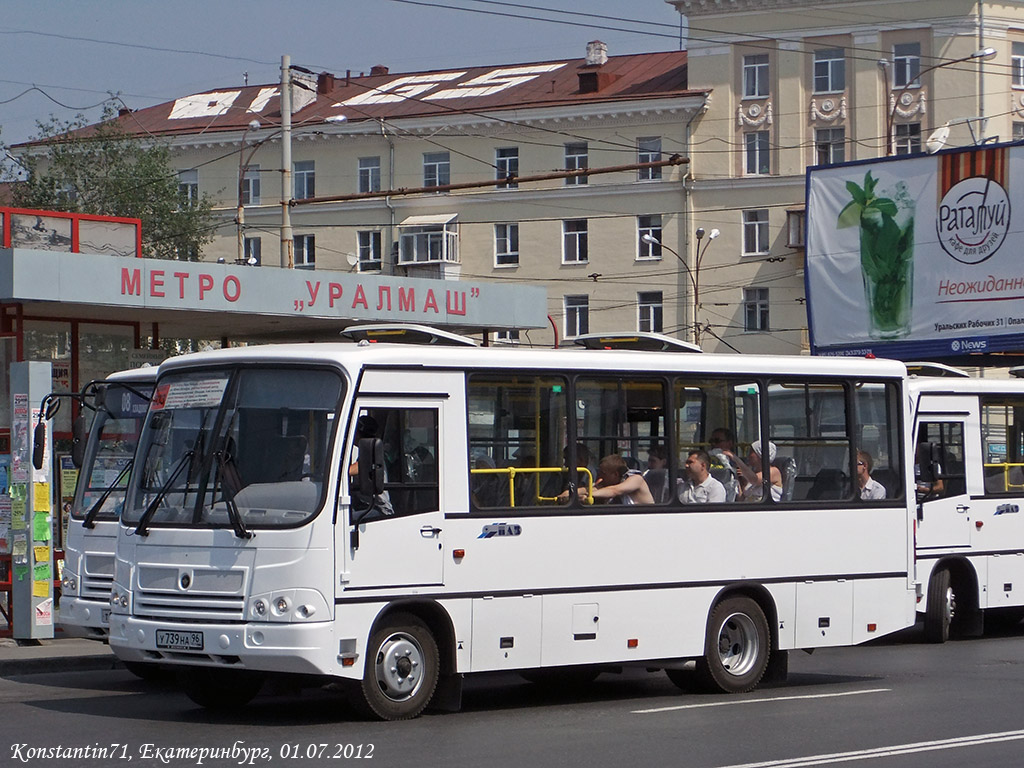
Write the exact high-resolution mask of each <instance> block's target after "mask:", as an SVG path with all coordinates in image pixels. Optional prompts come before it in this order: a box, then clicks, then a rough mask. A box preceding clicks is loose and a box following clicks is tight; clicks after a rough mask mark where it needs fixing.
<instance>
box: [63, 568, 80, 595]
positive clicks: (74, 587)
mask: <svg viewBox="0 0 1024 768" xmlns="http://www.w3.org/2000/svg"><path fill="white" fill-rule="evenodd" d="M60 588H61V591H62V592H63V593H64V594H65V595H77V594H78V576H76V575H75V574H73V573H70V572H68V571H65V572H64V578H63V579H61V580H60Z"/></svg>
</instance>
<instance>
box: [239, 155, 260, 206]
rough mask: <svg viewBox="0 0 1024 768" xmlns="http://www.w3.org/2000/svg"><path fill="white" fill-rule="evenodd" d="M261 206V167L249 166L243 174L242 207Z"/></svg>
mask: <svg viewBox="0 0 1024 768" xmlns="http://www.w3.org/2000/svg"><path fill="white" fill-rule="evenodd" d="M259 204H260V167H259V166H258V165H248V166H246V168H245V172H244V173H243V174H242V205H259Z"/></svg>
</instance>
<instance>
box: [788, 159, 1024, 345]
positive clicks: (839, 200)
mask: <svg viewBox="0 0 1024 768" xmlns="http://www.w3.org/2000/svg"><path fill="white" fill-rule="evenodd" d="M1015 212H1016V218H1015V217H1014V213H1015ZM1022 229H1024V147H1018V146H1005V145H1004V146H1000V145H996V146H988V147H972V148H970V149H967V150H957V151H954V152H945V153H941V154H938V155H928V156H915V157H910V158H887V159H884V160H875V161H871V162H865V163H851V164H847V165H842V166H831V167H819V168H812V169H810V170H809V171H808V175H807V272H806V280H807V297H808V320H809V323H810V329H811V344H812V350H813V351H814V352H815V353H816V354H837V355H864V354H867V353H869V352H870V353H874V354H876V355H878V356H885V357H894V358H898V359H904V360H908V359H913V358H919V357H928V356H933V357H950V356H960V355H967V354H970V353H975V352H993V351H999V350H1005V349H1015V348H1016V349H1019V348H1020V346H1021V345H1022V344H1024V260H1022V259H1021V246H1020V235H1021V230H1022Z"/></svg>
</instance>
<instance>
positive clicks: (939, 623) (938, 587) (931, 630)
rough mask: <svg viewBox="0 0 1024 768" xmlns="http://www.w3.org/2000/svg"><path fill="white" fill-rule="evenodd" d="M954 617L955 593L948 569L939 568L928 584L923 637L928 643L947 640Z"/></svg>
mask: <svg viewBox="0 0 1024 768" xmlns="http://www.w3.org/2000/svg"><path fill="white" fill-rule="evenodd" d="M955 616H956V592H955V591H954V590H953V580H952V577H951V575H950V573H949V569H948V568H939V569H938V570H937V571H935V573H933V574H932V578H931V581H930V582H929V583H928V607H927V608H926V609H925V613H924V637H925V640H927V641H928V642H929V643H944V642H946V641H947V640H949V629H950V627H951V626H952V624H953V619H954V618H955Z"/></svg>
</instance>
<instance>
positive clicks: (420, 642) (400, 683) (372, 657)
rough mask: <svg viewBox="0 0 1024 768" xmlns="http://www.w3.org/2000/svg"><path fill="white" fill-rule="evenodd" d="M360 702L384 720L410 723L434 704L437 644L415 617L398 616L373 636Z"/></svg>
mask: <svg viewBox="0 0 1024 768" xmlns="http://www.w3.org/2000/svg"><path fill="white" fill-rule="evenodd" d="M367 651H368V653H367V656H366V669H365V671H364V672H363V680H362V683H361V685H360V693H361V694H362V695H361V696H360V697H359V698H360V699H361V701H358V702H357V703H359V704H361V705H365V706H364V707H361V708H363V709H364V710H366V711H367V714H371V715H373V716H376V717H378V718H380V719H381V720H409V719H411V718H413V717H416V716H417V715H419V714H420V713H421V712H422V711H423V710H424V709H425V708H426V706H427V705H428V704H429V703H430V700H431V698H433V696H434V689H435V688H437V680H438V672H439V667H440V664H441V662H440V655H439V653H438V649H437V641H436V640H435V639H434V636H433V635H432V634H431V633H430V630H429V629H428V628H427V627H426V625H425V624H424V623H423V622H422V621H420V620H419V619H418V618H416V617H415V616H411V615H405V614H401V615H397V616H394V617H392V618H391V619H390V620H389V621H388V622H387V623H386V624H385V625H384V626H382V627H380V628H378V629H377V630H376V631H374V633H373V634H372V635H371V636H370V642H369V644H368V646H367Z"/></svg>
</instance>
